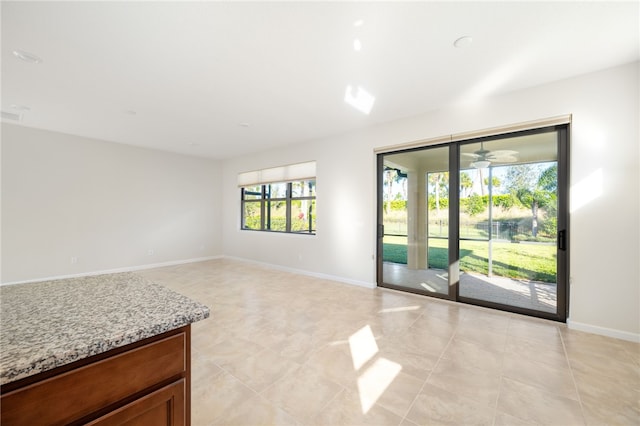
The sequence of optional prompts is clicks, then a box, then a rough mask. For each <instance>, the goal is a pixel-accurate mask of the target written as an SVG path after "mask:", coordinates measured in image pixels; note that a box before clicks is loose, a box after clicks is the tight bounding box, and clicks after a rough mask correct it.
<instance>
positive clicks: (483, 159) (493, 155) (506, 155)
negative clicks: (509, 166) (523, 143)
mask: <svg viewBox="0 0 640 426" xmlns="http://www.w3.org/2000/svg"><path fill="white" fill-rule="evenodd" d="M517 154H518V151H511V150H506V149H502V150H497V151H489V150H486V149H484V142H480V149H479V150H477V151H474V152H473V153H468V152H463V153H462V155H464V156H466V157H471V159H472V161H471V164H470V166H471V167H475V168H476V169H485V168H487V167H489V166H490V165H491V163H513V162H515V161H517V160H518V158H517V157H516V155H517Z"/></svg>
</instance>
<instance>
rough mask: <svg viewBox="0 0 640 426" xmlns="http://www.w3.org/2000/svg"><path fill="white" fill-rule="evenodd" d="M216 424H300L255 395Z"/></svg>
mask: <svg viewBox="0 0 640 426" xmlns="http://www.w3.org/2000/svg"><path fill="white" fill-rule="evenodd" d="M192 423H193V426H199V425H198V424H197V423H195V422H192ZM214 424H215V425H224V426H262V425H264V426H270V425H283V426H294V425H299V424H300V423H298V422H297V421H296V420H295V419H294V418H293V417H291V416H290V415H289V414H287V413H286V412H285V411H284V410H282V409H280V408H278V407H276V406H274V405H273V404H271V403H270V402H269V401H267V400H266V399H264V398H263V397H261V396H260V395H254V396H253V397H251V398H249V399H247V400H245V401H242V402H241V403H240V404H239V405H238V406H237V407H235V408H234V409H233V411H229V412H228V414H227V415H226V416H225V417H224V418H219V419H218V420H217V421H216V422H215V423H214Z"/></svg>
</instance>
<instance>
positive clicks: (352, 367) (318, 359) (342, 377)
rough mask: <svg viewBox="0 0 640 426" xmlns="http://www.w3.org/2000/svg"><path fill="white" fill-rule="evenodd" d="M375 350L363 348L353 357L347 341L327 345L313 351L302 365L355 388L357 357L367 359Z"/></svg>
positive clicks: (336, 381) (352, 388)
mask: <svg viewBox="0 0 640 426" xmlns="http://www.w3.org/2000/svg"><path fill="white" fill-rule="evenodd" d="M375 353H376V352H375V350H373V349H371V350H369V349H363V350H362V351H361V353H360V354H359V355H356V356H355V358H354V356H353V355H352V353H351V350H350V348H349V345H348V343H343V344H337V345H327V346H325V347H324V348H322V349H321V350H319V351H317V352H315V353H314V354H313V355H311V357H310V358H309V360H308V361H307V363H306V364H304V366H308V367H310V368H313V369H315V370H317V371H318V372H320V373H321V374H323V375H324V376H326V377H327V378H329V379H331V380H332V381H334V382H335V383H338V384H340V385H342V386H343V387H345V388H347V389H351V390H357V384H358V372H357V368H358V361H357V360H358V359H365V360H366V361H368V360H369V359H371V358H372V356H373V355H375Z"/></svg>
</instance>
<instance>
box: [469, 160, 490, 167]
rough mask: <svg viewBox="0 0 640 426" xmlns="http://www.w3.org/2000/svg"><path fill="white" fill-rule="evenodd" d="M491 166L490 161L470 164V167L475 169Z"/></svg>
mask: <svg viewBox="0 0 640 426" xmlns="http://www.w3.org/2000/svg"><path fill="white" fill-rule="evenodd" d="M490 165H491V161H488V160H479V161H474V162H473V163H471V167H475V168H476V169H486V168H487V167H489V166H490Z"/></svg>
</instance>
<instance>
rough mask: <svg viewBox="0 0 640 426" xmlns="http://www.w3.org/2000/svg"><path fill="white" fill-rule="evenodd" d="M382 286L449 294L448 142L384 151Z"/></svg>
mask: <svg viewBox="0 0 640 426" xmlns="http://www.w3.org/2000/svg"><path fill="white" fill-rule="evenodd" d="M382 173H383V179H382V223H383V225H384V227H383V229H384V231H383V240H382V261H383V263H382V272H383V279H382V282H383V284H382V285H387V286H391V287H400V288H403V289H407V290H409V291H413V292H418V293H425V294H440V295H447V296H448V295H449V284H448V273H447V268H448V264H449V258H448V252H447V248H448V230H449V219H448V217H449V147H437V148H429V149H422V150H417V151H407V152H401V153H396V154H390V155H384V158H383V171H382Z"/></svg>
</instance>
